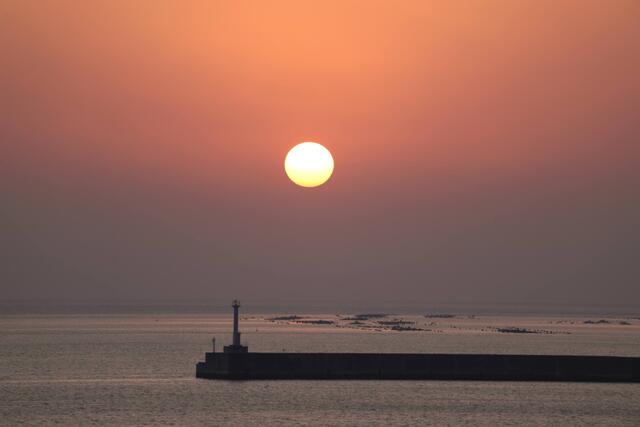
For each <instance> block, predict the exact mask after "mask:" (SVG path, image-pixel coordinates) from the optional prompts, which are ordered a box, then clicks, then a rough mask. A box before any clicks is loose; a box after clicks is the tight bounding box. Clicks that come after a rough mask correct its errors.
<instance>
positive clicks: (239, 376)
mask: <svg viewBox="0 0 640 427" xmlns="http://www.w3.org/2000/svg"><path fill="white" fill-rule="evenodd" d="M196 377H198V378H208V379H230V380H253V379H255V380H258V379H318V380H345V379H354V380H365V379H379V380H480V381H590V382H640V358H639V357H616V356H564V355H563V356H553V355H508V354H406V353H404V354H403V353H380V354H378V353H251V352H248V353H213V352H211V353H206V354H205V361H204V362H200V363H198V364H197V365H196Z"/></svg>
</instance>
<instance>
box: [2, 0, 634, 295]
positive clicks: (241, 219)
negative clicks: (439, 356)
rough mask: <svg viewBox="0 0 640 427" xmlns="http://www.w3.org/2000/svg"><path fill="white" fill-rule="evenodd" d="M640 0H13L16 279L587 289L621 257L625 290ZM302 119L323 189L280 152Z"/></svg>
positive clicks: (379, 288) (7, 43)
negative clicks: (298, 174) (319, 155)
mask: <svg viewBox="0 0 640 427" xmlns="http://www.w3.org/2000/svg"><path fill="white" fill-rule="evenodd" d="M638 22H640V3H639V2H637V1H617V0H613V1H608V2H602V1H518V2H515V1H507V0H505V1H455V2H453V1H433V2H430V1H402V2H392V1H346V0H341V1H322V2H320V1H253V2H250V1H228V2H215V1H202V2H198V1H188V2H182V1H181V2H178V1H92V2H78V1H29V0H20V1H5V2H2V4H1V5H0V53H1V57H2V58H3V61H2V63H3V65H2V67H0V94H1V99H0V138H1V139H0V144H1V145H0V147H1V149H2V153H3V154H2V156H1V157H2V162H3V166H2V169H1V170H0V179H1V180H2V184H1V186H0V190H1V191H2V194H3V195H4V196H3V198H4V203H3V205H4V206H5V207H4V216H5V218H7V223H8V224H12V225H11V226H10V227H7V228H9V230H7V235H8V238H7V239H6V240H5V241H6V242H10V243H7V244H6V248H5V249H4V250H5V252H6V253H9V254H11V256H12V257H14V256H15V257H16V258H17V259H19V262H18V263H17V265H18V266H17V267H12V276H11V280H12V281H15V282H18V283H23V285H24V286H23V287H22V289H26V290H25V291H24V293H21V292H22V291H15V290H14V291H12V292H13V294H12V295H14V296H16V297H29V296H32V295H35V294H38V293H40V292H42V290H43V289H48V286H47V285H45V284H43V283H44V282H46V281H47V280H48V278H50V277H52V276H53V277H54V278H57V279H55V280H57V282H59V284H58V285H56V286H58V288H56V287H54V291H52V295H54V296H55V295H57V294H58V293H59V294H60V295H64V296H70V295H79V294H82V295H84V294H83V292H85V291H86V289H85V288H83V286H82V285H80V284H78V283H80V282H83V281H84V282H85V283H86V282H87V281H89V282H91V280H95V282H96V283H95V284H94V285H90V286H89V287H90V289H94V288H95V289H101V290H100V291H96V292H97V293H93V291H92V290H90V291H86V294H87V295H89V296H93V295H98V296H104V297H111V296H116V297H117V296H121V297H128V296H139V295H146V293H148V292H149V291H150V290H156V289H155V288H154V286H156V285H154V284H158V283H159V285H157V286H159V291H158V294H159V295H161V296H162V295H164V296H167V297H172V296H173V295H176V294H178V293H179V292H178V290H174V288H173V284H174V283H175V281H176V280H177V279H176V278H178V277H184V276H185V275H186V276H189V277H190V278H191V280H192V281H193V282H197V283H196V284H194V285H193V289H192V291H193V293H194V294H201V295H206V296H210V295H218V294H220V293H223V294H224V292H225V291H224V286H223V283H225V282H228V281H230V280H231V281H233V280H237V282H238V283H240V285H238V286H240V288H241V289H240V291H239V292H245V293H248V294H250V293H252V292H254V291H256V288H253V287H252V285H248V284H247V285H242V284H243V283H248V282H255V281H262V282H265V287H264V288H260V292H263V294H264V295H272V294H273V295H280V294H283V295H289V294H291V293H294V294H297V293H298V292H300V294H301V295H303V296H304V295H316V294H317V293H318V291H317V289H318V286H317V284H318V283H326V282H330V283H335V284H336V285H335V286H338V285H337V284H340V285H339V286H341V287H343V288H344V286H345V284H346V285H347V293H348V292H351V293H352V294H353V295H354V298H356V296H357V295H361V293H362V292H363V291H367V292H368V291H369V290H371V295H374V296H377V297H379V298H386V296H387V295H388V292H389V291H388V289H389V287H388V286H389V283H390V282H392V281H399V282H400V285H399V286H400V287H401V288H402V289H405V290H406V292H407V295H413V296H415V297H417V298H427V296H428V295H437V296H438V297H440V298H442V299H456V298H462V299H464V297H466V296H469V295H471V297H474V295H475V296H478V298H479V297H480V296H479V295H483V296H486V295H487V292H488V293H489V294H490V293H491V292H500V294H501V295H504V294H505V292H506V294H507V296H509V297H510V298H511V299H514V300H521V299H526V298H529V297H530V296H531V295H539V294H540V290H544V289H547V288H551V287H554V286H556V287H557V286H560V289H561V290H562V289H564V288H562V286H566V292H564V294H563V295H565V294H566V295H565V297H566V299H571V297H572V295H574V293H575V291H576V289H577V287H576V285H575V283H576V282H584V281H587V282H589V285H588V291H587V292H586V293H585V295H586V296H585V298H586V299H587V300H598V298H599V295H600V294H599V287H598V286H600V285H601V284H602V281H603V280H604V278H606V277H611V274H613V272H618V273H620V272H621V271H622V273H623V274H621V277H620V278H619V279H618V280H619V282H620V285H619V287H618V288H616V289H617V292H618V295H619V296H620V295H621V296H620V297H619V298H618V297H616V298H618V299H616V298H612V301H614V300H615V301H625V297H628V296H629V295H630V294H631V292H632V291H631V290H629V289H628V287H629V283H636V282H637V279H638V278H639V275H638V270H637V267H631V266H628V265H627V264H624V263H626V262H627V261H628V260H627V259H631V258H632V257H633V255H632V250H633V248H637V247H638V244H639V243H640V237H638V227H637V219H636V218H637V217H638V215H637V214H640V207H639V202H638V196H637V194H638V190H637V188H638V183H640V168H639V167H638V166H640V146H639V145H638V144H639V137H640V130H639V127H638V123H639V122H640V120H639V119H640V117H639V115H640V113H639V112H640V78H638V76H640V26H639V25H638ZM306 140H313V141H317V142H320V143H322V144H324V145H325V146H326V147H328V148H329V149H330V150H331V151H332V153H333V155H334V158H335V160H336V170H335V174H334V176H333V178H332V179H331V181H330V182H329V184H328V185H325V186H323V187H321V188H318V189H316V190H304V189H301V188H297V187H295V186H293V185H292V184H291V183H290V182H288V180H287V178H286V176H285V174H284V171H283V168H282V162H283V159H284V155H285V154H286V152H287V151H288V149H289V148H290V147H291V146H293V145H294V144H296V143H298V142H301V141H306ZM71 213H73V214H71ZM150 217H151V218H155V219H149V218H150ZM148 221H151V222H153V221H157V224H156V223H154V224H156V225H157V229H156V228H154V227H156V225H154V226H151V225H148V224H149V223H148ZM140 224H147V227H150V228H149V229H148V230H146V229H145V230H140ZM634 224H636V225H634ZM567 227H569V229H570V232H569V233H568V234H562V231H563V230H564V231H566V230H568V228H567ZM571 227H574V228H575V230H574V229H573V228H571ZM143 228H144V227H143ZM191 228H192V229H191ZM88 230H89V232H88ZM97 230H98V231H97ZM100 230H101V231H100ZM116 231H117V232H120V233H122V234H123V235H125V237H123V240H122V241H120V240H117V239H115V238H114V237H113V235H114V232H116ZM515 231H518V232H522V233H523V234H522V237H521V239H514V237H513V235H514V232H515ZM136 233H140V234H136ZM163 233H169V234H168V235H166V236H164V237H162V235H163ZM559 233H560V235H559ZM116 234H117V233H116ZM221 235H222V236H223V237H222V238H221V237H220V236H221ZM150 236H151V237H150ZM303 236H305V237H303ZM492 239H493V240H492ZM54 242H57V243H54ZM487 242H489V247H488V248H485V249H482V248H484V245H485V244H486V243H487ZM491 242H493V243H491ZM181 245H182V246H181ZM121 246H125V247H126V249H125V250H124V251H125V253H127V254H128V255H126V256H125V255H122V254H120V252H119V251H120V250H121ZM172 247H177V248H182V249H181V250H180V251H181V252H182V253H180V254H176V253H173V252H172ZM82 248H85V250H86V252H87V253H88V255H86V254H84V253H83V249H82ZM160 248H162V249H160ZM274 248H275V249H274ZM605 248H607V249H605ZM581 251H584V253H582V252H581ZM603 251H605V252H606V254H603ZM613 253H616V254H618V255H619V258H617V259H613V258H612V259H609V258H607V257H613ZM136 254H138V255H136ZM541 254H543V255H544V256H548V257H549V259H548V260H546V261H547V262H546V263H545V264H544V265H543V266H542V267H540V266H539V265H538V263H537V262H536V261H535V260H536V259H539V257H540V256H541ZM85 256H86V259H84V258H83V257H85ZM105 256H106V257H107V258H109V257H111V256H115V257H116V258H117V257H118V256H121V257H122V258H123V259H122V260H120V261H118V262H116V263H115V264H114V263H109V262H106V261H104V258H105ZM136 256H141V257H142V260H141V261H140V263H139V264H136V263H135V262H134V261H132V259H133V258H135V257H136ZM565 256H566V257H567V258H566V259H565V258H563V257H565ZM174 257H177V258H178V259H177V260H176V263H177V264H176V266H175V267H174V269H173V270H174V271H173V272H170V273H166V274H162V273H158V272H156V273H153V274H150V273H148V270H149V269H150V268H152V267H153V266H155V265H157V263H160V264H166V262H167V260H172V259H175V258H174ZM180 257H183V258H180ZM505 257H506V258H505ZM510 257H513V260H511V258H510ZM212 258H216V259H218V260H220V261H219V265H218V264H216V267H211V265H210V262H211V259H212ZM485 258H486V259H485ZM620 258H621V259H622V260H623V261H620ZM505 259H509V260H510V261H509V262H510V263H511V264H512V265H513V271H508V272H507V273H503V272H496V270H497V269H500V268H501V267H499V266H501V265H502V262H503V261H504V260H505ZM559 259H560V260H564V261H558V260H559ZM594 259H599V260H600V262H601V263H602V264H598V265H596V266H594V264H593V262H594V261H593V260H594ZM618 262H623V265H622V266H621V265H619V264H617V263H618ZM38 263H42V264H38ZM234 263H235V264H234ZM292 263H294V264H295V265H293V266H292V265H291V264H292ZM14 264H15V263H14ZM61 264H62V265H71V267H64V268H62V267H60V265H61ZM214 264H215V263H214ZM232 266H233V267H232ZM240 266H244V267H243V268H244V269H245V270H246V271H244V272H243V273H236V272H237V270H236V269H235V268H236V267H237V268H240ZM536 268H541V270H540V271H538V272H537V273H535V274H533V278H530V279H528V280H526V281H525V282H526V283H524V284H522V283H521V281H520V279H521V277H522V276H526V275H527V274H529V275H530V276H531V274H530V272H531V271H532V270H535V269H536ZM634 268H635V269H634ZM318 269H321V270H322V273H317V272H318ZM377 269H379V270H380V271H377ZM458 269H461V270H465V269H466V270H468V274H467V273H465V274H462V273H459V272H458V271H457V270H458ZM14 270H15V271H14ZM96 270H97V271H102V272H111V273H113V277H112V278H111V279H105V278H104V277H100V278H93V279H88V277H90V278H92V277H94V276H95V275H96V274H93V273H91V272H92V271H96ZM106 274H107V273H104V274H102V276H104V275H106ZM236 274H238V277H235V276H234V275H236ZM318 274H319V275H320V278H318ZM232 276H234V277H235V278H232ZM478 276H482V277H484V279H483V280H481V283H480V284H477V285H471V284H470V282H472V281H474V280H477V279H476V278H477V277H478ZM559 277H560V278H562V280H560V279H558V278H559ZM305 280H307V281H309V283H310V286H311V287H312V288H313V289H314V291H313V292H311V291H310V292H309V293H308V294H307V293H305V291H304V289H303V290H300V289H299V287H298V284H299V283H300V282H301V281H305ZM123 282H126V283H128V285H126V286H125V285H121V284H119V283H123ZM214 282H216V283H218V282H219V283H220V284H219V285H215V286H214V287H213V288H208V287H206V286H207V285H205V284H204V283H214ZM366 283H369V285H370V288H369V287H368V286H369V285H366ZM425 283H428V284H425ZM440 283H447V284H448V285H447V286H442V287H439V284H440ZM550 283H553V284H555V285H550ZM557 283H561V284H560V285H557ZM91 286H93V288H91ZM243 286H244V287H243ZM349 286H351V288H349ZM12 289H14V288H12ZM56 289H57V290H58V291H59V292H57V291H56ZM105 289H106V290H105ZM128 289H132V290H131V291H130V292H129V290H128ZM337 289H339V288H337ZM452 289H453V290H452ZM331 290H332V288H331V287H329V288H328V291H331ZM511 291H513V292H512V294H510V293H509V292H511ZM474 292H477V295H476V293H474ZM320 293H321V292H320ZM561 293H562V292H561ZM634 295H635V294H634ZM489 299H490V298H489Z"/></svg>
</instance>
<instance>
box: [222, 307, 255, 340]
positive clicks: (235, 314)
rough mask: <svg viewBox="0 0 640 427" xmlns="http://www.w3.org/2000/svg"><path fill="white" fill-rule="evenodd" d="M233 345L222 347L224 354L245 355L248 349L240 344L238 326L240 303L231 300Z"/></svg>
mask: <svg viewBox="0 0 640 427" xmlns="http://www.w3.org/2000/svg"><path fill="white" fill-rule="evenodd" d="M231 307H233V344H231V345H227V346H225V347H224V352H225V353H246V352H247V351H248V350H249V348H248V347H247V346H246V345H242V344H240V330H239V329H240V327H239V325H238V323H239V322H238V310H239V309H240V301H238V300H233V303H232V304H231Z"/></svg>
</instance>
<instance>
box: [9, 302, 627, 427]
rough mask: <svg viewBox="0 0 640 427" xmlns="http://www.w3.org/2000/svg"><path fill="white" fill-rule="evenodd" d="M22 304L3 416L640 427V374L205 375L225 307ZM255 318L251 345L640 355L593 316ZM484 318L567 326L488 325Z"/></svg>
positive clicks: (115, 421) (225, 324)
mask: <svg viewBox="0 0 640 427" xmlns="http://www.w3.org/2000/svg"><path fill="white" fill-rule="evenodd" d="M19 311H20V310H15V311H13V312H11V313H10V314H7V313H5V314H3V315H1V316H0V424H2V425H50V424H58V425H91V424H108V425H233V426H243V425H261V426H270V425H309V424H311V425H425V424H433V425H452V424H453V425H457V424H469V425H498V424H506V425H509V424H512V425H515V424H517V425H522V424H525V425H550V424H553V425H581V424H582V425H640V385H638V384H591V383H515V382H514V383H510V382H504V383H502V382H501V383H497V382H438V381H258V382H251V381H247V382H227V381H210V380H197V379H195V377H194V371H195V363H196V362H197V361H199V360H202V359H203V353H204V352H205V351H209V349H210V346H211V336H212V335H215V336H216V337H217V340H218V343H222V342H228V340H229V335H228V331H229V328H230V318H229V316H228V315H222V314H215V315H209V314H198V313H175V312H174V313H166V312H165V313H152V312H149V310H142V312H141V310H135V311H136V313H127V312H126V311H127V310H117V312H113V311H111V312H106V313H104V314H87V313H85V314H78V313H73V312H69V311H67V312H65V314H25V313H20V312H19ZM71 311H72V310H71ZM150 311H153V310H150ZM245 316H246V317H245V319H244V320H243V322H242V330H243V339H244V340H245V341H246V342H248V343H249V346H250V350H260V351H282V350H283V349H286V350H287V351H372V352H387V351H402V352H413V351H415V352H467V353H469V352H484V353H538V354H541V353H549V354H551V353H553V354H572V353H574V354H614V355H615V354H617V355H634V356H640V333H639V331H640V320H638V319H635V318H627V320H625V322H626V323H630V325H619V324H618V322H619V321H620V320H619V319H618V318H615V319H614V318H608V317H606V319H609V320H610V323H608V324H600V325H585V324H584V323H583V322H584V319H586V318H590V319H591V318H593V316H587V317H584V318H583V317H576V316H575V315H572V316H569V317H567V316H559V315H554V316H551V315H548V314H545V315H527V316H522V315H520V316H514V315H490V314H486V315H482V316H477V317H474V318H467V317H464V318H462V319H460V320H455V319H454V320H451V319H449V320H447V319H438V321H437V323H439V326H438V327H440V328H441V331H440V332H437V333H436V332H416V333H413V332H384V331H383V332H375V331H373V332H372V331H361V330H356V329H345V328H335V327H315V326H299V325H291V324H287V323H286V322H285V323H273V322H268V321H266V320H265V317H268V316H264V315H259V316H251V315H249V314H246V315H245ZM619 317H620V316H619ZM620 318H626V317H624V316H621V317H620ZM487 325H498V326H499V325H514V326H526V327H530V328H537V329H542V328H546V329H548V330H551V331H556V332H562V333H557V334H556V333H554V334H499V333H487V332H483V329H486V328H487Z"/></svg>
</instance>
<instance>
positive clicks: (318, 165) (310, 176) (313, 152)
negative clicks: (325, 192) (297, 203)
mask: <svg viewBox="0 0 640 427" xmlns="http://www.w3.org/2000/svg"><path fill="white" fill-rule="evenodd" d="M284 169H285V171H286V173H287V176H288V177H289V178H290V179H291V181H293V182H294V183H296V184H298V185H300V186H302V187H317V186H319V185H322V184H324V183H325V182H327V180H328V179H329V178H330V177H331V174H333V157H332V156H331V153H330V152H329V150H327V149H326V148H325V147H323V146H322V145H320V144H318V143H315V142H303V143H301V144H298V145H296V146H295V147H293V148H292V149H291V150H289V153H288V154H287V157H286V158H285V160H284Z"/></svg>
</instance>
